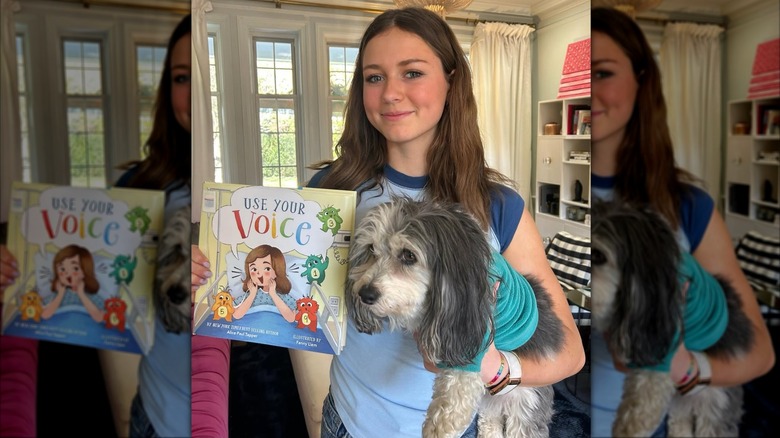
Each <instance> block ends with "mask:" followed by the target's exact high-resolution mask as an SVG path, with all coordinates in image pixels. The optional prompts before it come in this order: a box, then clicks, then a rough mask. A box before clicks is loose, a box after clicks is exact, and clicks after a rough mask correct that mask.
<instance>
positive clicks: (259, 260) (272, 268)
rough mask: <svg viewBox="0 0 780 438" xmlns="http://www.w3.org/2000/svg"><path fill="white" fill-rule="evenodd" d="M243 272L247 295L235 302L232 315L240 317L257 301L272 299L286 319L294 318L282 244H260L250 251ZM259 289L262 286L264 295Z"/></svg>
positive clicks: (289, 320) (290, 286)
mask: <svg viewBox="0 0 780 438" xmlns="http://www.w3.org/2000/svg"><path fill="white" fill-rule="evenodd" d="M244 273H245V275H246V279H245V280H244V291H245V292H247V293H248V295H247V296H246V297H244V300H243V301H242V302H240V303H239V304H238V305H236V307H235V312H233V318H235V319H239V318H241V317H243V316H244V315H246V312H247V310H249V308H250V307H251V306H253V305H255V302H256V301H257V302H260V303H262V302H264V301H266V300H268V299H270V300H271V301H272V302H273V304H274V305H275V306H276V308H277V309H279V313H281V314H282V317H283V318H284V319H285V320H286V321H287V322H293V321H294V320H295V311H293V308H295V300H293V299H292V298H291V297H290V296H289V295H287V294H288V293H289V292H290V290H292V284H291V283H290V279H289V278H287V264H286V263H285V261H284V254H282V252H281V251H280V250H279V248H276V247H273V246H271V245H260V246H258V247H257V248H254V249H253V250H252V251H249V254H247V256H246V260H245V261H244ZM258 290H262V291H263V292H264V294H265V295H259V296H258V295H257V291H258ZM266 297H267V298H266ZM283 297H284V298H283Z"/></svg>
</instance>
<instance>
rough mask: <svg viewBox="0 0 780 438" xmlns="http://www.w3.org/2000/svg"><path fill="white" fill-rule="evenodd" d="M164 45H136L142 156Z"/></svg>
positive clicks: (164, 50) (148, 129) (149, 129)
mask: <svg viewBox="0 0 780 438" xmlns="http://www.w3.org/2000/svg"><path fill="white" fill-rule="evenodd" d="M166 52H167V49H166V47H165V46H152V45H140V44H139V45H138V46H136V49H135V53H136V65H137V66H138V126H139V130H140V133H139V134H140V136H141V138H140V139H141V143H140V146H141V156H142V157H144V156H145V154H144V150H143V146H144V144H146V141H147V140H148V139H149V134H151V132H152V125H153V124H154V113H153V111H154V101H155V99H156V97H157V87H158V86H159V84H160V77H161V76H162V71H163V67H165V53H166Z"/></svg>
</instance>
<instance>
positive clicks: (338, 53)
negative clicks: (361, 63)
mask: <svg viewBox="0 0 780 438" xmlns="http://www.w3.org/2000/svg"><path fill="white" fill-rule="evenodd" d="M357 55H358V48H357V46H334V45H331V46H329V47H328V73H329V77H330V81H329V83H330V90H329V92H328V100H329V104H330V134H331V141H332V143H331V147H332V148H335V146H336V143H337V142H338V141H339V138H341V133H342V132H344V108H345V106H346V103H347V92H348V91H349V84H350V83H351V82H352V74H353V72H354V71H355V60H356V59H357ZM333 158H336V154H335V149H334V154H333Z"/></svg>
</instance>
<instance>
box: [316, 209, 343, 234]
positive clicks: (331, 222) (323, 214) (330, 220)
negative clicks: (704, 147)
mask: <svg viewBox="0 0 780 438" xmlns="http://www.w3.org/2000/svg"><path fill="white" fill-rule="evenodd" d="M339 211H340V210H339V209H338V208H336V207H325V208H324V209H323V210H322V211H320V212H319V213H317V219H318V220H319V221H320V222H322V231H328V230H330V232H331V233H333V235H334V236H335V235H336V233H338V232H339V230H340V229H341V223H342V222H344V220H343V219H341V216H339Z"/></svg>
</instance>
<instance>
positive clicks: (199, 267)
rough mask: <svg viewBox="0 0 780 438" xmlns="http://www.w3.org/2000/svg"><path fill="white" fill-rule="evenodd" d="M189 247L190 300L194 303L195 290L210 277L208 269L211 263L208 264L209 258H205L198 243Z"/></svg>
mask: <svg viewBox="0 0 780 438" xmlns="http://www.w3.org/2000/svg"><path fill="white" fill-rule="evenodd" d="M191 249H192V255H191V257H190V258H191V259H192V262H191V264H190V269H191V274H190V280H191V283H192V285H191V288H192V290H191V292H192V302H193V303H194V302H195V291H196V290H198V288H199V287H201V286H203V285H204V284H206V281H207V280H208V279H209V278H210V277H211V271H210V270H209V268H211V265H210V264H209V259H207V258H206V256H205V255H204V254H203V251H201V250H200V248H199V247H198V245H192V247H191Z"/></svg>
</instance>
